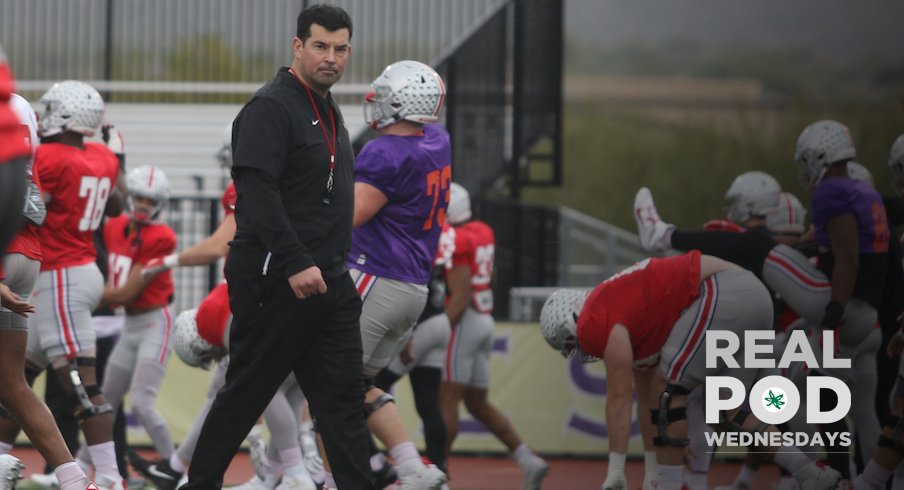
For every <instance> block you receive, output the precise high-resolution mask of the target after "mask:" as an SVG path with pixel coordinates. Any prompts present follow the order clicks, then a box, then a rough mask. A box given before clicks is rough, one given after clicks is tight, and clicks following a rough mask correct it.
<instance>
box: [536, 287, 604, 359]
mask: <svg viewBox="0 0 904 490" xmlns="http://www.w3.org/2000/svg"><path fill="white" fill-rule="evenodd" d="M589 294H590V292H589V291H580V290H576V289H560V290H558V291H556V292H555V293H553V294H552V295H551V296H550V297H549V298H547V299H546V302H545V303H543V309H542V310H540V330H541V332H542V333H543V338H544V339H546V343H548V344H549V346H550V347H552V348H553V349H555V350H557V351H559V353H560V354H562V356H564V357H565V358H566V359H570V358H571V357H572V356H574V354H575V353H576V352H580V355H581V360H582V361H585V362H586V361H593V360H596V359H595V358H593V357H592V356H588V355H586V354H585V353H583V352H581V350H580V345H579V344H578V317H579V316H580V314H581V310H582V309H583V308H584V302H585V301H586V300H587V296H588V295H589Z"/></svg>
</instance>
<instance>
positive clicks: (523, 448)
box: [512, 442, 537, 468]
mask: <svg viewBox="0 0 904 490" xmlns="http://www.w3.org/2000/svg"><path fill="white" fill-rule="evenodd" d="M512 456H514V457H515V461H517V462H518V466H520V467H521V468H527V467H529V466H530V465H531V463H533V462H534V460H535V459H536V458H537V455H536V454H534V452H533V451H531V449H530V448H529V447H528V446H527V444H526V443H523V442H522V443H521V445H520V446H518V447H517V448H515V450H514V451H512Z"/></svg>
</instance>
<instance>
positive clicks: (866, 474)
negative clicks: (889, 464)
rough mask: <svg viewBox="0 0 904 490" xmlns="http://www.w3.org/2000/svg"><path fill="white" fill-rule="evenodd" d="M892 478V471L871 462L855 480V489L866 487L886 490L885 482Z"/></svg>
mask: <svg viewBox="0 0 904 490" xmlns="http://www.w3.org/2000/svg"><path fill="white" fill-rule="evenodd" d="M889 476H891V471H888V470H886V469H885V468H883V467H882V465H880V464H879V463H877V462H876V461H874V460H870V462H869V463H867V464H866V468H863V473H860V476H858V477H857V479H856V480H854V488H860V487H862V486H866V487H869V488H885V482H886V481H888V477H889Z"/></svg>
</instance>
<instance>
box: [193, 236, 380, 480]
mask: <svg viewBox="0 0 904 490" xmlns="http://www.w3.org/2000/svg"><path fill="white" fill-rule="evenodd" d="M242 247H243V246H242V245H239V244H233V248H232V249H231V250H230V254H229V258H228V260H227V261H226V279H227V281H228V282H229V304H230V306H231V307H232V313H233V323H232V331H231V334H230V337H229V341H230V344H229V355H230V360H229V369H228V370H227V371H226V384H225V386H223V388H222V389H221V390H220V391H219V393H217V397H216V399H215V400H214V402H213V405H212V407H211V409H210V413H209V414H208V415H207V419H206V420H205V421H204V426H203V428H202V429H201V435H200V438H199V440H198V445H197V447H196V448H195V453H194V456H193V457H192V461H191V466H190V469H189V483H188V484H187V485H185V486H184V487H183V488H185V489H192V490H194V489H198V490H201V489H203V490H209V489H218V488H220V487H222V485H223V475H224V473H225V472H226V469H227V467H228V466H229V462H230V461H231V460H232V457H233V456H234V455H235V453H236V451H237V450H238V449H239V446H240V445H241V443H242V440H243V439H244V438H245V436H246V435H247V434H248V431H249V430H251V427H252V426H253V425H254V423H255V421H256V420H257V419H258V417H259V416H260V415H261V414H262V413H263V411H264V408H266V406H267V404H268V403H270V399H271V398H272V397H273V394H274V393H276V390H277V388H279V386H280V384H282V382H283V381H284V380H285V379H286V376H288V375H289V373H290V372H294V373H295V376H296V378H298V382H299V384H300V385H301V389H302V390H303V391H304V393H305V395H306V396H307V399H308V402H309V404H310V408H311V413H312V415H313V416H314V419H315V420H316V423H317V429H318V431H319V432H320V435H321V436H322V437H323V444H324V447H325V448H326V452H327V455H328V457H329V461H330V465H331V467H332V472H333V478H334V479H335V480H336V484H337V485H338V487H339V488H340V489H342V490H373V489H374V486H373V482H372V480H371V471H370V463H369V459H368V458H369V455H368V450H367V432H366V430H365V427H364V381H363V367H362V358H363V352H362V348H361V329H360V326H359V319H360V316H361V299H360V297H359V296H358V293H357V291H356V290H355V286H354V283H353V282H352V281H351V278H350V276H349V274H348V272H345V273H342V274H341V275H340V276H338V277H336V278H332V279H330V278H327V279H326V283H327V288H328V290H327V292H326V294H323V295H318V296H314V297H312V298H309V299H306V300H299V299H297V298H296V297H295V295H294V294H293V293H292V290H291V289H290V288H289V283H288V281H287V279H286V278H285V277H284V276H283V275H282V274H281V273H280V274H274V273H273V271H270V274H269V275H267V276H262V265H263V264H264V255H263V254H260V253H257V251H256V250H242Z"/></svg>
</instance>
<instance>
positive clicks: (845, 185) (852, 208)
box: [813, 178, 889, 307]
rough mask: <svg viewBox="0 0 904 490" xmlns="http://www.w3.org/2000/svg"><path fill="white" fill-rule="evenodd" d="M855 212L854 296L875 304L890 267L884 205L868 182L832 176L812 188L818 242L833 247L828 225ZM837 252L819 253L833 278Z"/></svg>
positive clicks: (826, 271)
mask: <svg viewBox="0 0 904 490" xmlns="http://www.w3.org/2000/svg"><path fill="white" fill-rule="evenodd" d="M845 214H853V215H854V217H855V218H857V228H858V232H857V235H858V237H859V239H858V247H859V249H858V250H859V252H860V257H859V260H858V264H857V278H856V279H855V282H854V290H853V291H852V292H851V297H852V298H857V299H861V300H864V301H866V302H867V303H869V304H870V305H872V306H873V307H875V306H877V305H878V304H879V301H880V300H881V297H882V289H883V286H884V284H885V275H886V271H887V269H888V267H887V264H886V260H887V253H888V240H889V232H888V221H887V220H886V217H885V205H884V204H883V203H882V198H881V197H880V196H879V193H877V192H876V190H875V189H873V188H872V187H870V185H869V184H867V183H865V182H860V181H857V180H852V179H846V178H830V179H826V180H825V181H823V182H822V183H821V184H819V185H818V186H817V187H816V190H814V191H813V226H814V227H815V228H816V242H817V243H818V244H819V246H820V247H821V248H825V249H831V242H830V241H829V233H828V230H827V229H826V227H827V226H828V224H829V223H830V222H831V221H832V220H833V219H835V218H837V217H839V216H843V215H845ZM834 268H835V255H834V253H832V251H831V250H829V251H828V252H824V253H821V254H820V255H819V269H820V270H821V271H823V272H824V273H825V274H826V276H828V277H832V276H833V271H834Z"/></svg>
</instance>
